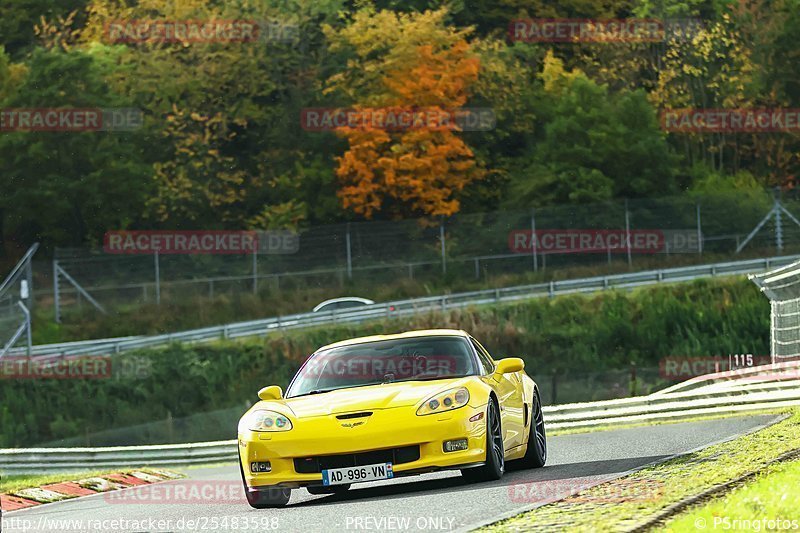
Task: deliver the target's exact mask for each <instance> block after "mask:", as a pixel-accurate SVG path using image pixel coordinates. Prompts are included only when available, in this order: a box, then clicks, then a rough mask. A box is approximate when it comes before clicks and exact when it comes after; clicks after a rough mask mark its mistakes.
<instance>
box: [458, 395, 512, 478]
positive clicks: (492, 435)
mask: <svg viewBox="0 0 800 533" xmlns="http://www.w3.org/2000/svg"><path fill="white" fill-rule="evenodd" d="M505 466H506V459H505V447H504V445H503V430H502V423H501V421H500V411H499V410H498V409H497V405H496V404H495V403H494V401H492V400H489V405H488V406H487V408H486V462H485V463H484V464H483V466H479V467H475V468H465V469H464V470H462V471H461V476H462V477H463V478H465V479H466V480H467V481H494V480H497V479H500V478H501V477H503V472H505Z"/></svg>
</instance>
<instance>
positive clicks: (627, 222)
mask: <svg viewBox="0 0 800 533" xmlns="http://www.w3.org/2000/svg"><path fill="white" fill-rule="evenodd" d="M625 247H626V248H627V249H628V266H631V265H632V264H633V261H632V260H631V216H630V211H628V199H627V198H625Z"/></svg>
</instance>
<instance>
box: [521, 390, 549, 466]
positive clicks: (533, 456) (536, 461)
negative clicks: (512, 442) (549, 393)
mask: <svg viewBox="0 0 800 533" xmlns="http://www.w3.org/2000/svg"><path fill="white" fill-rule="evenodd" d="M546 461H547V434H546V432H545V429H544V414H543V413H542V400H541V398H540V397H539V391H538V390H537V391H535V392H534V393H533V405H531V427H530V434H529V436H528V448H527V449H526V450H525V457H523V458H522V461H521V462H522V464H523V465H524V466H525V467H527V468H541V467H543V466H544V463H545V462H546Z"/></svg>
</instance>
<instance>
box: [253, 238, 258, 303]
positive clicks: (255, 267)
mask: <svg viewBox="0 0 800 533" xmlns="http://www.w3.org/2000/svg"><path fill="white" fill-rule="evenodd" d="M253 294H258V246H254V247H253Z"/></svg>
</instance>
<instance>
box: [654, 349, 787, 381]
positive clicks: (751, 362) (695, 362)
mask: <svg viewBox="0 0 800 533" xmlns="http://www.w3.org/2000/svg"><path fill="white" fill-rule="evenodd" d="M756 367H758V368H756ZM719 372H725V373H727V375H728V376H729V377H730V378H732V379H737V380H745V381H747V380H754V381H763V380H764V379H779V380H780V379H786V380H788V379H797V378H800V369H798V368H796V367H792V366H787V365H785V364H781V363H778V364H772V358H771V357H770V356H768V355H761V356H757V355H753V354H730V355H726V356H721V355H714V356H706V357H664V358H662V359H660V360H659V362H658V374H659V376H661V377H662V378H664V379H668V380H671V381H683V380H686V379H689V378H693V377H697V376H704V375H706V374H716V373H719Z"/></svg>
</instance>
